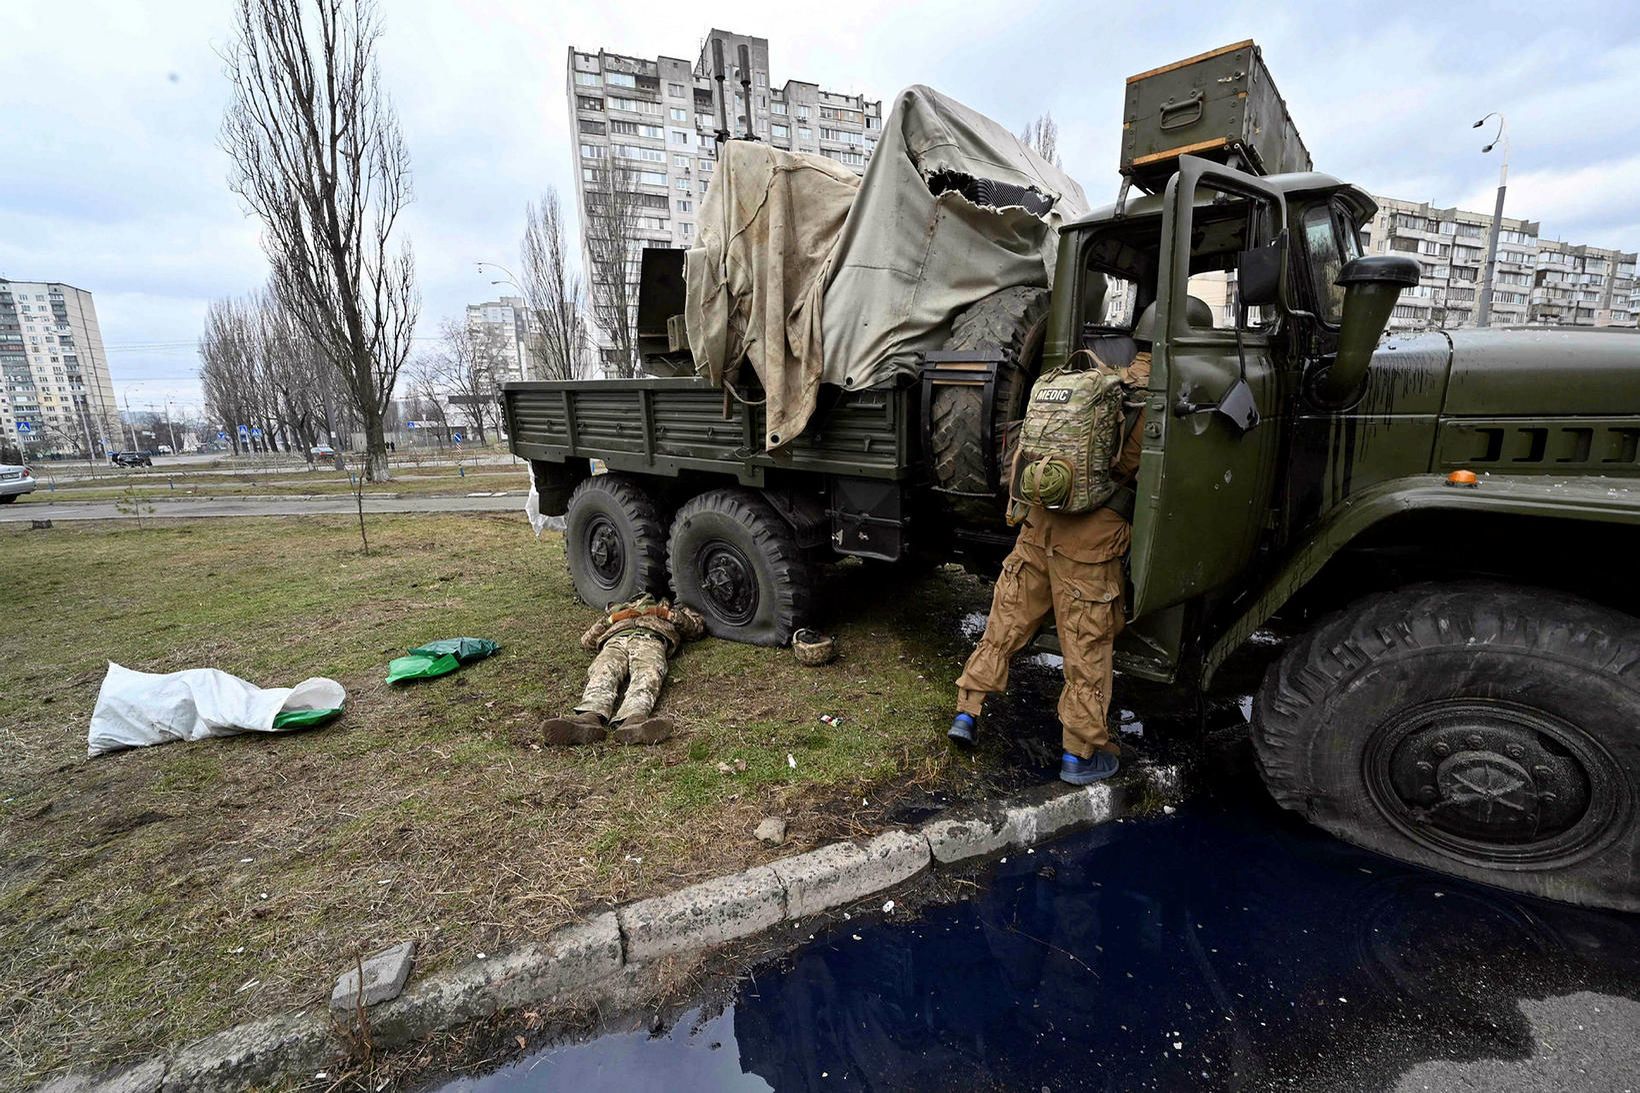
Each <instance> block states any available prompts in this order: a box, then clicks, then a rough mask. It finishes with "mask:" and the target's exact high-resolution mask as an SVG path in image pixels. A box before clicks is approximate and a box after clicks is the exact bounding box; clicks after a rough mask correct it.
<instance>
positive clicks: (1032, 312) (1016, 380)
mask: <svg viewBox="0 0 1640 1093" xmlns="http://www.w3.org/2000/svg"><path fill="white" fill-rule="evenodd" d="M1047 318H1048V290H1047V289H1044V288H1005V289H1003V290H1002V291H1000V292H993V293H992V294H991V295H989V296H987V297H985V299H983V300H981V301H979V302H978V303H976V304H974V305H973V306H972V307H970V308H969V309H968V310H967V311H964V312H963V313H962V314H961V315H958V316H957V318H956V321H955V322H953V323H952V324H951V336H950V337H949V338H947V339H946V342H945V348H946V349H991V348H995V349H1000V350H1002V352H1003V354H1004V355H1006V356H1007V358H1008V360H1010V361H1012V362H1013V363H1014V364H1015V365H1016V367H1013V368H1002V369H1000V370H999V371H998V372H997V386H996V401H995V405H994V407H993V411H992V415H991V428H992V435H993V436H994V437H995V438H996V458H997V468H998V473H999V474H1006V473H1007V467H1008V463H1007V458H1008V444H1007V439H1008V425H1009V423H1011V422H1015V421H1018V420H1019V419H1020V418H1022V417H1024V416H1025V396H1026V395H1028V394H1029V393H1030V390H1031V384H1032V383H1034V382H1036V371H1037V366H1038V364H1039V362H1040V357H1041V349H1042V334H1043V330H1044V329H1045V324H1046V322H1047ZM984 409H985V400H984V395H983V392H982V391H981V389H980V388H978V387H952V386H939V387H936V388H934V393H933V396H932V399H931V402H930V404H929V408H928V413H929V417H930V423H931V426H932V429H931V432H932V445H933V451H931V452H929V453H928V458H929V462H930V464H931V465H932V467H933V471H934V484H935V485H937V486H938V487H940V488H941V489H945V490H955V491H957V492H960V493H987V494H988V493H989V492H990V489H991V485H990V483H989V482H987V481H986V478H985V449H984V447H983V446H982V444H981V440H982V437H983V428H982V426H983V422H982V421H981V417H982V415H983V412H984ZM983 504H984V505H985V507H986V510H987V511H989V512H992V513H993V514H995V513H998V512H1000V511H1001V509H1000V503H999V502H998V501H997V500H994V499H991V498H987V499H986V500H985V501H984V502H983Z"/></svg>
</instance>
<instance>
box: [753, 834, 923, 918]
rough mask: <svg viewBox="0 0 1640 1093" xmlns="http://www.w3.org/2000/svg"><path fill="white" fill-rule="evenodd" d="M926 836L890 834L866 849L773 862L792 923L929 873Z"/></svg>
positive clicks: (836, 848)
mask: <svg viewBox="0 0 1640 1093" xmlns="http://www.w3.org/2000/svg"><path fill="white" fill-rule="evenodd" d="M930 858H931V855H930V852H929V848H928V839H927V838H926V837H924V836H923V834H922V833H921V832H912V831H886V832H884V833H883V834H881V835H878V836H877V837H875V838H873V839H868V840H867V841H866V842H864V843H861V844H855V843H832V844H831V845H830V846H823V847H821V848H820V849H819V850H811V851H810V852H809V853H807V854H798V855H796V856H794V857H790V858H782V859H781V860H779V861H777V862H771V863H770V865H769V868H770V869H773V870H774V872H775V875H776V876H778V877H779V878H780V883H781V884H783V885H785V888H786V917H787V918H806V917H808V916H809V915H813V914H818V913H820V912H821V911H827V910H830V909H831V908H833V907H841V906H842V905H843V904H845V903H852V902H853V901H855V900H857V899H860V898H861V897H862V896H869V895H871V894H873V893H874V892H881V891H882V890H883V889H885V888H892V887H893V886H894V885H896V884H899V883H900V882H901V881H904V880H909V879H910V878H912V877H914V876H916V875H917V874H918V873H921V872H922V871H923V870H924V869H927V868H928V864H929V861H930Z"/></svg>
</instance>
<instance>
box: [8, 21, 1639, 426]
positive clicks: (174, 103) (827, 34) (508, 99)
mask: <svg viewBox="0 0 1640 1093" xmlns="http://www.w3.org/2000/svg"><path fill="white" fill-rule="evenodd" d="M381 11H382V15H383V21H384V25H385V31H386V34H385V37H384V39H383V42H382V49H381V55H380V59H381V65H382V77H383V83H384V85H385V86H386V87H387V89H388V90H389V92H390V94H391V96H392V98H393V101H394V103H395V104H396V106H397V108H398V111H399V115H400V119H401V122H402V124H403V127H404V132H405V137H406V140H407V141H408V143H409V146H410V150H411V154H412V156H413V159H414V166H415V185H416V201H415V204H414V205H413V206H412V207H411V209H410V210H409V212H408V214H407V216H406V218H405V220H404V227H405V229H406V233H407V236H408V238H409V239H410V240H411V242H412V244H413V246H414V248H415V251H416V256H417V267H418V271H419V273H420V278H421V290H422V297H423V315H422V324H421V329H420V334H421V336H422V337H423V338H430V337H431V336H432V335H433V334H434V333H435V332H436V329H437V326H438V322H439V321H440V320H441V319H443V318H447V317H451V316H455V315H459V314H460V311H461V308H462V307H463V306H464V305H465V304H467V303H469V302H474V301H477V300H481V299H486V298H490V297H491V296H493V295H494V293H495V292H496V289H495V288H494V287H492V286H491V285H490V284H489V280H490V278H489V277H487V276H481V275H480V274H479V273H478V272H477V271H476V269H475V268H474V266H473V260H474V259H478V258H484V259H487V260H491V261H499V262H502V263H503V264H506V265H509V266H511V265H514V260H515V259H516V258H517V249H518V246H517V244H518V237H519V234H520V232H521V229H522V227H523V212H524V205H525V203H526V202H528V201H531V200H533V199H535V198H537V197H538V196H539V195H540V193H541V192H542V191H543V190H544V189H545V188H547V187H549V186H551V187H554V188H556V189H557V190H559V191H560V193H561V194H562V195H563V196H564V197H565V198H566V205H567V207H568V208H570V209H571V210H573V208H574V201H573V198H572V197H571V193H572V189H571V188H572V185H573V176H572V174H571V171H572V170H573V169H574V161H573V159H572V156H571V142H570V139H569V120H568V117H569V115H568V108H567V105H566V102H565V72H564V65H565V55H566V51H567V50H568V48H569V47H570V46H571V45H575V46H578V47H580V48H583V49H597V48H599V47H607V48H609V49H612V50H615V51H619V52H625V53H629V54H632V55H635V56H642V57H653V56H655V55H657V54H666V55H668V56H674V57H682V58H685V59H692V58H693V57H695V56H696V55H697V54H698V52H699V48H700V43H701V40H702V38H703V37H704V35H705V34H706V33H707V31H708V30H709V29H711V27H712V26H714V25H716V26H721V27H724V28H727V29H731V30H736V31H740V32H742V33H751V34H759V35H763V36H765V37H767V38H769V39H770V53H771V66H772V68H773V73H772V75H773V77H774V79H775V80H776V81H783V80H786V79H793V78H795V79H804V80H813V81H816V82H819V83H821V84H822V85H824V86H826V87H829V88H835V89H841V90H849V91H859V92H863V93H865V94H867V95H870V96H872V97H877V98H882V99H885V100H888V99H891V98H892V96H893V95H894V94H895V92H897V91H898V90H900V89H901V88H902V87H904V86H906V85H908V84H911V83H927V84H930V85H932V86H935V87H938V88H940V89H941V90H943V91H946V92H948V93H950V94H952V95H955V96H956V97H957V98H959V99H961V100H963V101H964V102H967V103H969V104H970V105H972V106H974V107H975V108H977V109H979V110H981V111H983V112H985V113H987V114H990V115H992V116H993V117H996V118H997V119H998V120H1000V121H1002V122H1003V123H1005V124H1007V125H1008V126H1010V127H1011V128H1015V129H1018V128H1020V127H1022V126H1023V125H1024V124H1025V123H1026V122H1027V121H1028V120H1030V119H1031V118H1033V117H1035V116H1036V115H1037V114H1039V113H1041V112H1042V111H1044V110H1051V111H1052V112H1053V114H1054V116H1055V118H1056V119H1057V120H1058V121H1059V124H1060V140H1061V154H1062V156H1063V158H1064V161H1065V166H1066V169H1067V170H1069V171H1070V172H1071V173H1072V174H1073V175H1074V176H1076V177H1077V178H1078V179H1079V180H1080V181H1081V183H1082V185H1083V187H1084V189H1085V190H1086V191H1087V193H1088V195H1089V198H1090V199H1091V200H1093V201H1094V202H1095V203H1102V202H1103V201H1107V200H1110V199H1111V198H1113V197H1114V196H1115V192H1116V186H1117V181H1118V179H1117V176H1116V170H1115V168H1116V162H1117V154H1118V144H1119V136H1120V126H1121V119H1122V106H1123V80H1124V78H1125V77H1126V76H1127V75H1129V74H1131V73H1133V72H1137V71H1141V70H1143V69H1145V68H1149V67H1152V66H1154V65H1158V64H1163V63H1166V62H1168V61H1172V60H1176V59H1178V58H1180V57H1184V56H1187V55H1189V54H1191V53H1195V52H1199V51H1201V50H1204V49H1209V48H1213V47H1215V46H1219V45H1223V44H1225V43H1227V42H1232V41H1236V40H1239V39H1242V38H1248V37H1251V38H1254V39H1256V40H1257V41H1258V42H1259V43H1260V44H1261V46H1262V47H1263V48H1264V50H1265V57H1266V59H1267V61H1268V62H1269V64H1270V65H1271V67H1272V70H1273V72H1274V74H1275V79H1276V82H1277V84H1278V86H1279V87H1280V89H1281V91H1282V93H1283V95H1284V96H1285V97H1286V99H1287V101H1288V103H1289V105H1290V107H1291V108H1292V110H1293V113H1294V116H1295V117H1296V119H1297V121H1298V125H1299V128H1300V130H1301V132H1302V133H1303V134H1304V137H1305V139H1306V141H1307V142H1308V145H1309V148H1310V150H1311V152H1312V153H1313V155H1314V157H1315V161H1316V166H1317V168H1318V169H1320V170H1323V171H1327V172H1329V173H1332V174H1335V175H1338V176H1340V177H1344V178H1349V179H1351V180H1352V181H1356V182H1359V183H1360V184H1361V185H1363V186H1365V187H1366V188H1368V189H1369V190H1372V191H1373V192H1375V193H1386V194H1391V195H1394V196H1398V197H1406V198H1410V199H1413V200H1428V201H1433V202H1435V203H1437V204H1442V205H1448V204H1454V203H1458V204H1465V205H1471V206H1476V205H1478V207H1480V208H1489V207H1490V204H1491V199H1490V188H1491V186H1492V179H1493V177H1494V176H1495V170H1496V166H1495V162H1494V156H1495V153H1494V156H1482V155H1481V154H1480V151H1479V147H1480V144H1482V143H1484V141H1482V140H1479V139H1477V138H1478V137H1480V136H1481V134H1478V133H1476V132H1475V131H1473V130H1472V129H1470V127H1469V126H1470V123H1471V122H1473V121H1474V120H1475V118H1477V117H1479V116H1480V115H1482V114H1484V113H1487V112H1488V111H1491V110H1503V111H1504V112H1505V113H1506V114H1507V115H1508V117H1509V124H1510V130H1511V138H1512V149H1511V150H1512V155H1513V160H1512V168H1511V173H1512V176H1513V177H1512V180H1511V186H1510V195H1509V211H1510V213H1511V214H1518V215H1522V216H1526V217H1529V218H1532V219H1536V220H1540V221H1541V222H1542V224H1543V232H1544V234H1545V235H1548V236H1560V237H1564V238H1568V239H1572V240H1574V241H1587V242H1594V243H1600V244H1602V245H1618V246H1622V247H1624V248H1625V249H1629V250H1633V249H1635V248H1636V247H1637V246H1640V223H1637V222H1640V209H1637V207H1636V206H1637V204H1640V203H1637V202H1636V200H1635V197H1634V195H1635V194H1636V193H1640V186H1637V185H1636V183H1637V182H1640V175H1637V170H1640V168H1637V159H1636V158H1635V155H1634V153H1633V152H1632V151H1631V150H1632V149H1633V148H1635V147H1640V121H1637V120H1636V119H1635V117H1634V114H1633V112H1632V111H1630V110H1629V109H1628V106H1627V103H1628V102H1629V100H1630V99H1631V98H1632V93H1631V87H1630V84H1631V82H1632V75H1633V73H1634V72H1636V71H1640V7H1637V6H1635V5H1632V4H1629V5H1624V4H1611V3H1607V2H1596V0H1587V2H1585V0H1572V2H1563V3H1557V4H1556V5H1554V6H1553V8H1552V9H1546V8H1544V7H1543V6H1542V5H1538V4H1533V5H1527V4H1524V3H1510V4H1502V5H1498V4H1493V5H1472V4H1462V3H1458V4H1439V5H1438V4H1430V3H1427V2H1422V3H1396V2H1390V0H1334V2H1333V3H1329V4H1326V5H1313V4H1308V3H1303V2H1300V0H1285V2H1274V0H1271V2H1263V3H1250V2H1249V3H1236V2H1218V3H1212V4H1208V3H1187V2H1182V0H1177V2H1169V0H1161V2H1156V3H1147V4H1143V5H1113V4H1105V5H1099V6H1093V5H1089V4H1086V3H1084V2H1080V0H1046V2H1040V3H1019V2H1017V0H1007V2H1004V0H975V2H972V3H967V4H963V5H960V6H959V5H954V4H947V3H896V4H882V3H879V2H877V0H869V2H868V0H833V2H831V3H828V4H826V5H824V6H823V7H820V8H816V7H814V6H813V5H807V6H805V5H771V4H768V3H767V2H766V0H757V2H753V0H729V2H724V3H714V4H713V5H712V6H711V8H710V10H709V11H708V10H703V9H701V8H699V7H691V6H688V5H658V4H655V3H643V2H638V0H598V2H596V3H574V4H571V3H563V2H559V3H551V4H541V3H534V2H529V0H502V2H497V3H483V4H480V3H477V2H472V0H387V2H382V3H381ZM230 13H231V5H230V4H229V3H228V2H227V0H170V2H168V3H167V4H166V5H165V6H164V14H163V16H156V15H155V13H154V11H153V9H152V8H151V6H150V5H144V4H132V3H127V2H123V0H101V2H97V3H90V4H63V3H57V4H21V5H16V4H14V5H11V7H10V8H8V10H7V13H6V16H5V21H6V29H5V32H4V33H3V34H0V71H5V72H6V73H7V76H8V80H7V91H6V92H5V95H6V101H5V118H6V122H5V126H4V131H5V147H6V150H7V152H6V155H7V158H6V160H5V164H4V166H3V167H0V274H4V275H7V276H14V277H20V278H21V277H28V278H35V277H44V278H57V279H61V280H65V281H69V282H72V283H74V284H78V285H81V286H83V287H85V288H88V289H90V290H92V291H93V292H94V293H95V294H96V299H97V304H98V310H99V317H100V319H101V323H102V328H103V336H104V339H105V341H106V342H107V343H108V345H109V346H110V347H111V348H110V358H111V361H112V364H113V372H114V378H115V382H116V386H118V387H121V388H124V387H125V386H127V385H130V386H131V387H132V390H133V395H132V399H133V404H134V405H135V404H136V403H137V402H138V401H143V400H147V399H149V398H163V397H165V395H167V394H170V395H181V396H183V397H197V386H196V385H194V384H193V383H192V382H191V381H190V380H189V379H188V376H190V375H191V374H192V372H193V369H194V366H195V362H194V358H193V354H192V352H191V350H190V349H189V348H188V347H189V346H191V345H192V343H193V342H194V341H195V340H196V339H197V338H198V335H199V330H200V323H201V320H202V316H203V314H204V308H205V305H206V303H207V301H209V300H210V299H211V298H213V297H217V296H230V295H239V294H243V293H246V292H250V291H252V290H254V289H256V288H257V287H258V286H259V285H260V284H261V282H262V280H263V277H264V274H265V269H266V264H265V261H264V259H263V257H262V254H261V251H260V248H259V247H258V244H257V234H258V228H257V225H256V224H255V222H254V221H252V220H247V219H246V217H245V216H244V213H243V210H242V209H241V208H240V206H239V204H238V202H237V201H236V199H235V198H234V197H233V195H232V194H231V193H229V191H228V189H227V185H226V178H227V174H228V163H227V160H226V158H225V156H224V155H223V153H222V152H221V151H220V149H219V148H218V147H217V145H216V138H217V129H218V125H219V122H220V119H221V113H222V108H223V105H224V104H225V102H226V100H227V91H228V89H227V86H226V84H225V82H224V80H223V77H222V73H221V61H220V59H219V57H218V55H217V52H216V49H217V47H218V46H219V45H220V44H221V43H223V42H224V41H225V40H226V38H227V35H228V30H229V24H230V18H229V17H230ZM421 344H423V345H426V344H429V343H428V342H425V341H424V342H423V343H421ZM116 346H161V347H163V348H158V349H138V348H131V349H115V348H113V347H116Z"/></svg>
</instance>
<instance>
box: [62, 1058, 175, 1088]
mask: <svg viewBox="0 0 1640 1093" xmlns="http://www.w3.org/2000/svg"><path fill="white" fill-rule="evenodd" d="M164 1080H165V1060H164V1059H146V1060H144V1061H143V1062H140V1063H137V1064H136V1065H135V1066H128V1067H124V1068H122V1069H120V1070H116V1071H113V1072H111V1073H105V1074H85V1073H72V1074H63V1075H60V1076H58V1077H56V1078H53V1079H51V1080H50V1081H49V1082H47V1083H46V1084H44V1085H42V1086H40V1087H39V1089H38V1090H37V1093H159V1088H160V1083H162V1082H163V1081H164Z"/></svg>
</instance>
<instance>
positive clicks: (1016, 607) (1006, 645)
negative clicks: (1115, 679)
mask: <svg viewBox="0 0 1640 1093" xmlns="http://www.w3.org/2000/svg"><path fill="white" fill-rule="evenodd" d="M1050 612H1052V614H1053V617H1054V623H1055V625H1056V626H1057V627H1058V630H1059V645H1060V649H1061V652H1062V653H1063V654H1064V658H1065V687H1064V689H1063V690H1062V691H1060V692H1059V723H1060V725H1061V726H1062V728H1063V730H1064V746H1065V750H1066V751H1068V752H1072V753H1074V754H1076V755H1080V756H1081V757H1082V758H1084V759H1087V758H1091V757H1092V755H1093V753H1094V752H1095V751H1108V752H1110V753H1111V754H1113V755H1114V754H1116V753H1117V752H1119V751H1120V750H1121V749H1120V748H1119V747H1118V746H1117V745H1116V743H1115V742H1114V741H1113V740H1111V738H1110V732H1109V731H1108V730H1107V729H1106V727H1105V718H1106V709H1107V707H1108V705H1109V703H1110V684H1111V675H1112V666H1111V645H1112V644H1113V643H1114V642H1115V641H1116V635H1117V634H1119V633H1121V630H1122V560H1121V559H1120V558H1112V559H1111V560H1110V561H1108V562H1078V561H1076V560H1074V559H1072V558H1067V557H1065V556H1064V555H1063V554H1049V553H1047V552H1046V551H1044V550H1043V549H1042V548H1040V547H1036V546H1032V545H1031V544H1029V543H1015V544H1014V549H1013V552H1012V553H1011V554H1009V555H1008V558H1007V560H1006V561H1004V562H1003V563H1002V575H1001V576H1000V577H998V578H997V586H996V591H995V593H994V594H993V595H992V598H991V617H990V618H989V619H988V620H987V621H986V623H985V636H984V637H982V638H980V641H979V644H978V645H977V646H975V647H974V651H973V653H972V654H971V655H970V656H969V657H968V663H967V664H966V665H965V666H964V667H963V670H962V675H961V676H959V677H958V678H957V709H958V710H960V711H962V712H963V713H970V714H973V715H974V716H975V717H978V716H979V712H980V705H981V703H983V702H984V700H985V696H986V695H987V694H994V693H996V692H998V691H1005V690H1007V689H1008V661H1009V660H1011V659H1012V658H1013V655H1014V654H1015V653H1017V652H1019V651H1020V650H1021V649H1023V648H1024V647H1025V643H1026V642H1028V641H1030V640H1031V637H1032V635H1034V634H1035V633H1036V630H1037V627H1039V626H1041V625H1042V621H1043V620H1044V619H1046V618H1047V617H1048V614H1049V613H1050Z"/></svg>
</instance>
